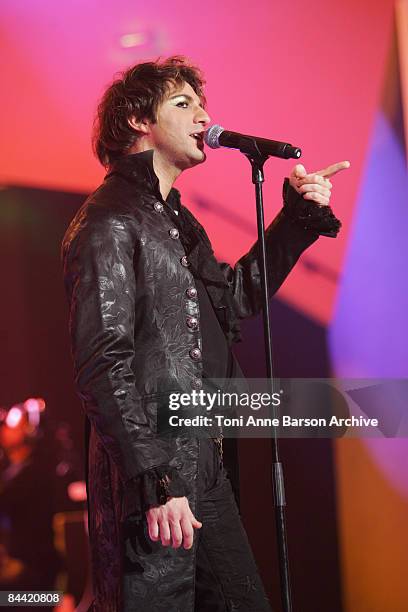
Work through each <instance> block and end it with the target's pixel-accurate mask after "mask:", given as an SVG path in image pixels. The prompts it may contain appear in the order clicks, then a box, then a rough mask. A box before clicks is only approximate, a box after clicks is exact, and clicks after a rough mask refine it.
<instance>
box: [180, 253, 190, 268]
mask: <svg viewBox="0 0 408 612" xmlns="http://www.w3.org/2000/svg"><path fill="white" fill-rule="evenodd" d="M180 263H181V265H182V266H184V267H185V268H188V266H189V265H190V262H189V261H188V259H187V255H183V257H182V258H181V259H180Z"/></svg>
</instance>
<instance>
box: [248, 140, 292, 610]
mask: <svg viewBox="0 0 408 612" xmlns="http://www.w3.org/2000/svg"><path fill="white" fill-rule="evenodd" d="M253 145H254V147H253V148H254V151H253V154H250V155H249V154H245V155H246V157H247V158H248V159H249V161H250V163H251V166H252V182H253V183H254V185H255V197H256V216H257V225H258V265H259V268H260V273H261V288H262V298H263V299H262V311H263V325H264V339H265V354H266V376H267V379H268V381H269V384H270V392H271V394H272V393H275V392H277V391H278V390H279V389H275V387H276V381H274V380H273V373H272V342H271V323H270V316H269V296H268V279H267V271H266V246H265V225H264V210H263V195H262V183H263V182H264V180H265V179H264V172H263V165H264V163H265V161H266V160H267V159H268V156H266V155H262V154H261V153H260V151H259V150H258V148H257V146H256V143H253ZM272 413H273V418H276V417H277V410H276V406H272ZM278 442H279V441H278V436H277V431H276V427H273V436H272V439H271V444H272V457H273V463H272V473H271V478H272V488H273V492H274V502H275V521H276V534H277V540H278V553H279V576H280V585H281V601H282V609H283V612H292V594H291V586H290V574H289V556H288V543H287V529H286V519H285V506H286V500H285V483H284V477H283V467H282V463H281V461H280V457H279V444H278Z"/></svg>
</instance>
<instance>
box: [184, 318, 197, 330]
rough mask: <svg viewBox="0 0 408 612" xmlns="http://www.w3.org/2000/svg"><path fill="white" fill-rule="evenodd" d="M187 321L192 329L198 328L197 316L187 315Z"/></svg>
mask: <svg viewBox="0 0 408 612" xmlns="http://www.w3.org/2000/svg"><path fill="white" fill-rule="evenodd" d="M186 323H187V327H189V328H190V329H198V319H197V317H187V319H186Z"/></svg>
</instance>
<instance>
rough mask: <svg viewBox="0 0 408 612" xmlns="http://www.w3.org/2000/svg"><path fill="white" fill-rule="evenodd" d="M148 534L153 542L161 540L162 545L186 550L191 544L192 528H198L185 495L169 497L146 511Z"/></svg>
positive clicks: (198, 524)
mask: <svg viewBox="0 0 408 612" xmlns="http://www.w3.org/2000/svg"><path fill="white" fill-rule="evenodd" d="M146 518H147V525H148V527H149V536H150V539H151V540H153V542H158V540H161V543H162V544H163V546H170V544H172V546H173V548H179V547H180V546H181V544H183V546H184V548H185V549H186V550H188V549H189V548H191V547H192V545H193V537H194V529H200V528H201V527H202V523H200V521H197V519H196V518H195V516H194V514H193V513H192V512H191V510H190V506H189V504H188V500H187V497H171V498H170V499H169V500H168V502H167V503H166V504H163V505H162V506H155V507H154V508H150V510H148V511H147V512H146Z"/></svg>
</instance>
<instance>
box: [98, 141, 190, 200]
mask: <svg viewBox="0 0 408 612" xmlns="http://www.w3.org/2000/svg"><path fill="white" fill-rule="evenodd" d="M114 174H119V175H121V176H123V177H124V178H126V179H127V180H129V181H131V182H132V183H134V184H135V185H137V186H138V187H139V188H140V190H142V191H144V192H145V193H146V192H147V193H151V194H152V195H154V196H156V197H157V199H158V200H160V201H162V202H164V203H165V204H169V205H170V206H171V207H172V209H173V210H180V192H179V191H178V190H177V189H175V188H174V187H172V189H170V192H169V195H168V196H167V199H166V200H163V198H162V195H161V193H160V183H159V179H158V177H157V175H156V173H155V171H154V168H153V149H149V150H148V151H142V152H141V153H131V154H130V155H124V156H123V157H120V158H119V159H117V160H116V161H115V162H113V164H112V165H111V166H110V167H109V170H108V173H107V175H106V177H105V179H107V178H108V177H110V176H112V175H114Z"/></svg>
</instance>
